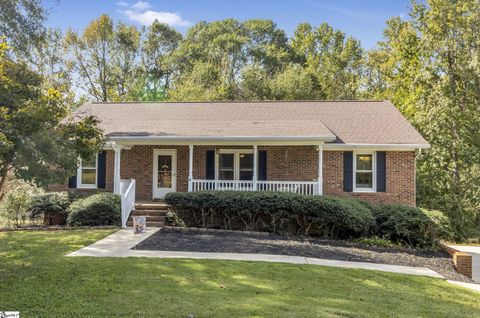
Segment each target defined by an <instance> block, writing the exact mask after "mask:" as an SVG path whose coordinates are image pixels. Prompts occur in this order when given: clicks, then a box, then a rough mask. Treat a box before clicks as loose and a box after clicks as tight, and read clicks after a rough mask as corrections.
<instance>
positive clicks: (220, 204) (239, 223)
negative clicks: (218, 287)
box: [165, 191, 374, 238]
mask: <svg viewBox="0 0 480 318" xmlns="http://www.w3.org/2000/svg"><path fill="white" fill-rule="evenodd" d="M165 201H166V202H167V203H168V204H169V205H171V206H172V208H173V209H174V211H175V212H176V213H177V215H178V216H179V217H181V219H182V220H183V221H184V223H185V224H186V225H187V226H196V227H203V228H225V229H239V230H261V231H270V232H290V233H295V234H304V235H308V234H312V235H320V236H325V237H342V238H345V237H359V236H362V235H365V234H367V233H368V232H369V231H370V230H371V228H372V226H373V225H374V219H373V216H372V213H371V211H370V210H369V209H368V208H367V207H365V206H364V205H362V204H361V203H359V202H358V201H356V200H351V199H342V198H332V197H325V196H303V195H299V194H295V193H281V192H262V191H252V192H250V191H248V192H240V191H204V192H193V193H178V192H177V193H169V194H167V196H166V197H165Z"/></svg>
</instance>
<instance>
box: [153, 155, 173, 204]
mask: <svg viewBox="0 0 480 318" xmlns="http://www.w3.org/2000/svg"><path fill="white" fill-rule="evenodd" d="M162 154H163V155H171V156H172V174H173V175H172V187H171V190H170V191H166V192H165V193H161V194H163V196H162V195H160V196H158V195H156V194H157V193H158V190H157V189H159V188H157V186H156V185H157V181H156V180H157V173H158V160H157V156H158V155H162ZM177 160H178V158H177V149H153V158H152V161H153V165H152V167H153V169H152V170H153V171H152V199H161V198H163V197H164V195H165V194H167V193H168V192H176V191H177ZM165 189H168V188H165Z"/></svg>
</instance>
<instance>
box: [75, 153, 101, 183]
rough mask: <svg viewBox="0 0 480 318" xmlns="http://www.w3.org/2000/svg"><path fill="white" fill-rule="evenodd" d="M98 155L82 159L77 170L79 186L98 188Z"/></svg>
mask: <svg viewBox="0 0 480 318" xmlns="http://www.w3.org/2000/svg"><path fill="white" fill-rule="evenodd" d="M97 168H98V160H97V156H93V157H92V158H89V159H82V160H80V165H79V167H78V170H77V187H78V188H96V187H97Z"/></svg>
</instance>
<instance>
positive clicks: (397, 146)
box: [323, 143, 430, 151]
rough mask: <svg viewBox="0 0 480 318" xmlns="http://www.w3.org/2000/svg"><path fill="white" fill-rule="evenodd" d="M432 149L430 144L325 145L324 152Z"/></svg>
mask: <svg viewBox="0 0 480 318" xmlns="http://www.w3.org/2000/svg"><path fill="white" fill-rule="evenodd" d="M427 148H430V145H429V144H363V143H362V144H360V143H353V144H325V145H324V146H323V149H324V150H355V149H364V150H368V149H372V150H377V151H379V150H390V151H413V150H415V149H427Z"/></svg>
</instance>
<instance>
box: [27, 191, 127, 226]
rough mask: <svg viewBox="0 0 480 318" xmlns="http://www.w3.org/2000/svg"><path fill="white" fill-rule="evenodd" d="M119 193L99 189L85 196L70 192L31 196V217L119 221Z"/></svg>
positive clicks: (73, 222)
mask: <svg viewBox="0 0 480 318" xmlns="http://www.w3.org/2000/svg"><path fill="white" fill-rule="evenodd" d="M120 210H121V207H120V197H119V196H118V195H115V194H112V193H107V192H104V193H98V194H93V195H91V196H88V197H85V198H78V197H77V196H76V195H74V194H71V193H67V192H51V193H46V194H42V195H38V196H35V197H33V198H32V203H31V204H30V207H29V213H30V215H31V217H32V218H40V217H41V216H43V217H44V223H45V224H46V225H64V224H68V225H70V226H98V225H120Z"/></svg>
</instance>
